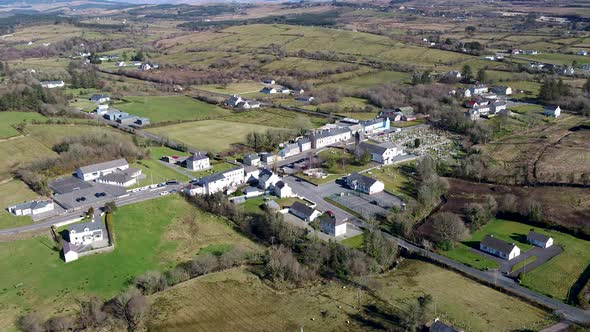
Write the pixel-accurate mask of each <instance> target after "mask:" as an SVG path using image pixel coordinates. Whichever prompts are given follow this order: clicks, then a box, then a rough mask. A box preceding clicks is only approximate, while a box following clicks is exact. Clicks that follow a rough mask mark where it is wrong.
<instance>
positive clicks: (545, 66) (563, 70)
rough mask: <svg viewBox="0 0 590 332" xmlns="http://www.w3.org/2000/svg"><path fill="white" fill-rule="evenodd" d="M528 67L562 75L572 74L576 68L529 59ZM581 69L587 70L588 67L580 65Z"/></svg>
mask: <svg viewBox="0 0 590 332" xmlns="http://www.w3.org/2000/svg"><path fill="white" fill-rule="evenodd" d="M529 68H530V69H532V70H535V71H538V72H552V71H555V73H557V74H558V75H562V76H573V75H574V74H575V73H576V68H574V67H572V66H567V65H564V66H559V65H554V64H552V63H543V62H537V61H531V62H529ZM582 69H584V70H588V69H590V68H588V67H587V65H584V66H582Z"/></svg>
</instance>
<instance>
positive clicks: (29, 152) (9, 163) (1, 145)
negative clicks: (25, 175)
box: [0, 136, 57, 180]
mask: <svg viewBox="0 0 590 332" xmlns="http://www.w3.org/2000/svg"><path fill="white" fill-rule="evenodd" d="M55 155H57V154H56V153H55V152H53V151H52V150H50V149H49V148H48V147H47V146H45V145H43V144H41V143H40V142H39V141H37V140H35V139H33V138H31V137H28V136H27V137H19V138H16V139H11V140H6V141H1V142H0V180H3V179H6V178H8V177H11V176H12V175H11V173H12V172H14V171H16V170H17V169H18V168H20V167H21V166H26V165H27V164H28V163H29V162H31V161H34V160H37V159H39V157H40V156H42V157H51V156H55Z"/></svg>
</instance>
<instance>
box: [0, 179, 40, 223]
mask: <svg viewBox="0 0 590 332" xmlns="http://www.w3.org/2000/svg"><path fill="white" fill-rule="evenodd" d="M0 193H2V194H1V195H0V229H4V228H12V227H18V226H23V225H27V224H31V223H32V222H33V219H31V217H28V216H26V217H16V216H14V215H12V214H11V213H10V212H8V211H6V208H7V207H9V206H12V205H16V204H18V203H22V202H25V201H30V200H33V199H37V198H39V195H37V194H36V193H35V192H34V191H32V190H31V189H29V187H27V185H26V184H25V183H24V182H22V181H20V180H16V179H14V180H10V181H7V182H4V183H2V184H0Z"/></svg>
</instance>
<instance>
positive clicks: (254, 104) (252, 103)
mask: <svg viewBox="0 0 590 332" xmlns="http://www.w3.org/2000/svg"><path fill="white" fill-rule="evenodd" d="M236 107H237V108H239V109H244V110H249V109H252V108H260V102H258V101H256V100H245V101H242V102H239V103H238V104H237V105H236Z"/></svg>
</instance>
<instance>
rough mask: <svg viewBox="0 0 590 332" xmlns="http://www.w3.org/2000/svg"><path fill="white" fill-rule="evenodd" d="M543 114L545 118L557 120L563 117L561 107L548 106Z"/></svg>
mask: <svg viewBox="0 0 590 332" xmlns="http://www.w3.org/2000/svg"><path fill="white" fill-rule="evenodd" d="M543 114H545V116H549V117H552V118H557V117H559V116H560V115H561V108H560V107H559V106H546V107H545V110H544V111H543Z"/></svg>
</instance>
